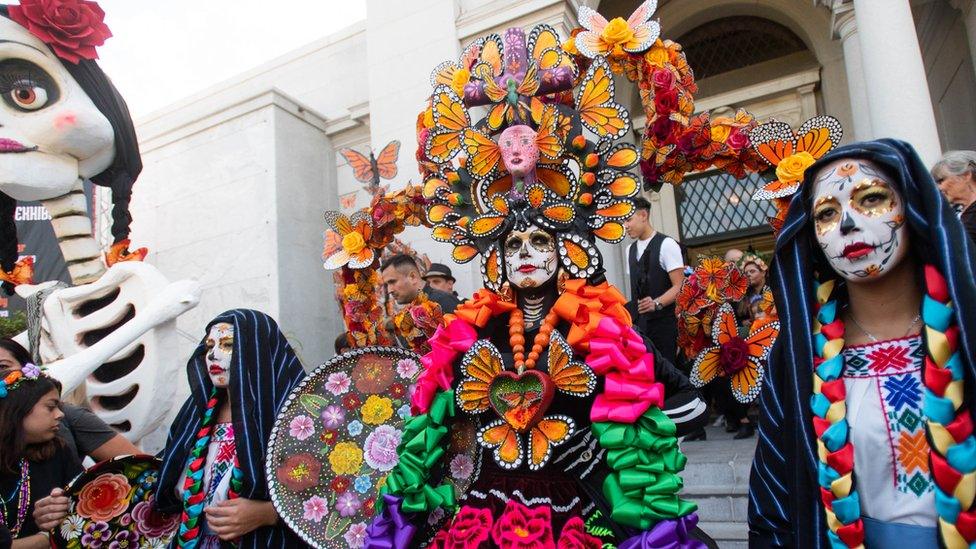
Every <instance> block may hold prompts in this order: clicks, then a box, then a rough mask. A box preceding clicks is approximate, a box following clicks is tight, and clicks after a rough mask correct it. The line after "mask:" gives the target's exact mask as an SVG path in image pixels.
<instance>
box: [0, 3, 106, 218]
mask: <svg viewBox="0 0 976 549" xmlns="http://www.w3.org/2000/svg"><path fill="white" fill-rule="evenodd" d="M0 93H2V97H3V100H2V101H0V190H2V191H3V192H4V193H6V194H7V195H9V196H11V197H13V198H14V199H16V200H25V201H26V200H44V199H49V198H55V197H58V196H61V195H64V194H65V193H67V192H68V191H69V190H70V189H71V188H72V186H74V185H75V183H76V182H77V181H78V178H79V177H85V178H87V177H91V176H94V175H97V174H98V173H101V172H102V171H104V170H105V169H106V168H107V167H108V166H109V165H110V164H111V163H112V159H113V158H114V157H115V134H114V132H113V130H112V126H111V124H110V123H109V121H108V119H107V118H105V116H104V115H103V114H102V113H101V112H100V111H99V110H98V108H96V107H95V104H94V103H92V101H91V99H90V98H89V97H88V96H87V95H86V94H85V92H84V91H83V90H82V89H81V86H79V85H78V82H76V81H75V79H74V78H73V77H72V76H71V75H70V74H69V73H68V71H67V70H66V69H65V68H64V66H63V65H62V64H61V61H60V60H59V59H58V58H57V56H55V55H54V53H52V52H51V50H50V49H49V48H48V47H47V46H46V45H44V43H43V42H41V41H40V40H38V39H37V38H35V37H34V36H33V35H32V34H31V33H30V32H28V31H27V29H25V28H23V27H21V26H20V25H19V24H17V23H16V22H14V21H12V20H10V19H7V18H6V17H0Z"/></svg>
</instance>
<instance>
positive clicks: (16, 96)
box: [10, 80, 47, 111]
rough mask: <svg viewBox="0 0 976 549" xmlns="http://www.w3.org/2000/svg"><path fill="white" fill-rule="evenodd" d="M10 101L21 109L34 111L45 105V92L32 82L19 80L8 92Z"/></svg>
mask: <svg viewBox="0 0 976 549" xmlns="http://www.w3.org/2000/svg"><path fill="white" fill-rule="evenodd" d="M10 99H11V100H12V101H13V102H14V104H15V105H17V106H18V107H20V108H22V109H26V110H29V111H36V110H37V109H40V108H41V107H43V106H44V105H47V90H45V89H44V88H42V87H40V86H37V85H35V84H34V83H33V82H30V81H27V80H21V81H20V82H16V83H15V84H14V85H13V87H12V89H11V90H10Z"/></svg>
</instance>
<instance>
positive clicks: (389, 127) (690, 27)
mask: <svg viewBox="0 0 976 549" xmlns="http://www.w3.org/2000/svg"><path fill="white" fill-rule="evenodd" d="M583 2H584V3H585V4H586V5H588V6H590V7H593V8H595V9H597V10H599V11H600V12H601V13H602V14H604V15H605V16H607V17H608V18H610V17H615V16H622V17H627V16H628V15H629V14H630V12H631V11H632V10H633V9H634V8H635V7H636V6H637V4H638V2H637V0H603V1H602V2H601V1H599V0H583ZM579 5H580V0H490V1H486V0H417V1H411V2H392V1H389V0H367V19H366V20H365V21H362V22H358V23H355V24H353V25H351V26H350V27H348V28H347V29H345V30H343V31H341V32H339V33H337V34H334V35H331V36H327V37H324V38H322V39H321V40H319V41H317V42H314V43H312V44H309V45H307V46H305V47H303V48H300V49H298V50H296V51H293V52H291V53H289V54H287V55H285V56H282V57H280V58H278V59H275V60H273V61H271V62H269V63H266V64H264V65H261V66H259V67H256V68H254V69H253V70H251V71H248V72H247V73H244V74H241V75H239V76H238V77H236V78H233V79H231V80H229V81H226V82H224V83H221V84H219V85H217V86H214V87H212V88H210V89H208V90H205V91H203V92H201V93H198V94H195V95H194V96H192V97H189V98H186V99H182V100H180V101H178V102H176V103H174V104H172V105H171V106H169V107H167V108H165V109H163V110H161V111H158V112H156V113H153V114H152V115H150V116H147V117H144V118H143V119H141V120H138V121H137V130H138V133H139V136H140V142H141V145H142V153H143V160H144V163H145V169H144V171H143V174H142V176H141V178H140V179H139V182H138V184H137V186H136V188H135V193H134V197H133V200H132V214H133V216H134V218H135V221H134V223H133V225H132V239H133V242H134V243H135V244H137V245H139V246H149V247H150V249H151V252H152V253H151V256H150V258H149V261H151V262H152V263H154V264H155V265H156V266H158V267H159V268H160V269H161V270H162V271H163V272H164V273H166V275H167V276H169V277H170V278H172V279H177V278H184V277H194V278H197V279H200V280H201V281H202V282H203V285H204V296H203V300H202V302H201V304H200V306H199V307H197V308H196V309H195V310H193V311H191V312H190V313H187V314H185V315H184V316H183V317H181V318H180V320H179V323H180V324H179V325H180V328H181V329H182V330H183V331H184V332H186V333H187V334H188V341H187V349H184V350H185V351H187V352H188V349H189V347H190V346H192V343H191V342H190V341H189V339H190V335H192V337H193V338H194V339H196V338H197V336H199V335H200V334H201V332H202V327H203V325H204V324H205V323H206V321H207V320H209V319H210V318H212V317H213V316H215V315H216V314H218V313H220V312H221V311H223V310H225V309H228V308H233V307H251V308H256V309H260V310H263V311H266V312H268V313H270V314H271V315H272V316H274V317H276V318H278V320H279V322H280V324H281V325H282V328H283V330H284V332H285V333H286V335H288V336H289V339H290V340H291V341H292V342H293V343H294V344H295V347H296V349H297V350H298V352H299V354H300V355H301V357H302V358H303V360H304V361H305V363H306V365H308V366H312V365H315V364H318V363H320V362H322V361H324V360H326V359H327V358H329V357H330V356H331V342H332V340H333V338H334V336H335V335H337V334H338V333H339V332H340V331H341V330H342V320H341V318H340V316H339V310H338V307H337V306H336V303H335V300H334V298H333V293H334V288H333V287H332V282H331V280H332V279H331V276H330V275H329V273H326V272H325V271H324V270H323V269H322V266H321V248H322V233H323V230H324V226H325V225H324V220H323V217H322V213H323V212H324V211H325V210H328V209H345V210H349V211H351V210H353V209H356V208H359V207H363V206H365V205H366V204H367V203H368V201H369V194H368V193H367V192H366V191H365V190H363V189H362V187H361V185H360V183H358V182H357V181H356V180H355V179H354V178H353V176H352V171H351V169H350V168H349V166H348V165H346V162H345V160H344V159H343V158H342V156H341V155H339V153H338V151H339V150H340V149H342V148H345V147H352V148H354V149H356V150H359V151H361V152H364V153H365V152H366V151H367V149H368V148H369V147H372V148H373V150H375V151H378V150H379V149H380V148H382V147H383V146H384V145H385V144H386V143H388V142H389V141H390V140H393V139H398V140H399V141H400V142H401V143H402V148H401V152H400V158H399V161H398V167H399V173H398V176H397V177H396V179H395V180H394V181H393V182H392V185H391V186H392V187H393V188H398V187H402V186H404V185H406V184H407V183H408V182H412V183H415V184H416V183H420V181H419V175H418V172H417V167H416V164H415V161H414V150H415V147H416V141H415V137H414V135H415V123H416V116H417V113H418V112H419V111H420V110H421V108H422V107H423V105H424V101H425V99H426V98H427V96H428V95H429V93H430V84H429V80H428V75H429V74H430V71H431V69H433V67H434V66H436V65H437V64H438V63H440V62H441V61H444V60H447V59H452V58H455V57H456V56H457V55H458V53H459V52H460V51H461V49H462V47H463V46H464V45H466V44H467V43H469V42H470V41H472V40H474V39H476V38H478V37H480V36H483V35H486V34H489V33H491V32H496V31H502V30H504V29H505V28H507V27H510V26H522V27H526V28H528V27H531V26H532V25H535V24H537V23H547V24H550V25H552V26H553V27H555V28H556V29H557V30H558V31H559V32H560V33H563V34H564V35H565V34H568V31H569V30H571V29H572V28H574V27H576V26H577V22H576V13H577V10H578V7H579ZM974 6H976V0H921V1H915V0H912V1H910V0H853V1H851V0H817V1H814V0H749V1H745V0H708V1H707V2H702V1H698V0H661V1H660V6H659V7H658V9H657V13H656V15H655V17H657V18H658V19H659V20H660V22H661V25H662V33H661V35H662V38H669V39H672V40H676V41H678V42H679V43H681V44H682V45H683V46H684V49H685V51H686V53H687V56H688V60H689V62H690V63H691V66H692V67H693V68H694V69H695V71H696V75H697V77H698V83H699V87H700V91H699V93H698V95H697V98H696V109H697V110H699V111H709V112H713V113H725V112H731V111H733V110H734V109H737V108H745V109H747V110H749V111H750V112H752V113H754V114H755V115H756V116H757V117H758V118H760V120H765V119H768V118H770V117H775V118H777V119H779V120H782V121H786V122H789V123H790V124H791V125H794V126H796V125H798V124H799V123H801V122H802V121H804V120H806V119H807V118H809V117H811V116H814V115H816V114H820V113H829V114H832V115H834V116H836V117H837V118H839V119H840V120H841V122H842V123H843V125H844V128H845V138H844V141H845V142H847V141H852V140H855V139H858V140H860V139H870V138H875V137H888V136H892V137H900V138H903V139H906V140H908V141H910V142H912V143H913V144H914V145H915V146H916V147H917V148H918V149H919V151H920V154H921V155H922V157H923V159H924V160H925V161H926V162H928V163H932V162H934V161H935V160H936V159H937V158H938V156H939V154H940V153H941V151H943V150H946V149H953V148H968V149H972V148H976V109H974V108H973V107H974V105H976V72H974V68H973V58H974V55H976V7H974ZM618 100H619V101H621V102H622V103H625V104H628V102H629V106H630V110H631V112H633V113H640V112H641V109H640V107H639V99H638V96H637V93H636V90H634V89H633V88H632V86H631V85H630V84H629V83H627V82H620V83H619V85H618ZM642 125H643V121H642V120H641V119H640V118H638V119H636V120H635V124H634V126H635V134H634V136H633V137H634V139H635V141H636V140H637V137H638V135H639V134H638V133H637V132H639V131H640V129H641V126H642ZM757 181H758V180H757V179H755V178H753V179H751V180H747V181H735V180H732V179H730V178H728V177H726V176H724V175H720V174H717V173H714V172H704V173H699V174H693V175H690V176H689V177H688V178H687V180H686V182H685V183H684V184H682V185H681V186H680V187H678V188H676V189H675V188H671V187H668V186H665V188H664V189H662V191H661V192H660V193H653V194H652V195H650V196H649V198H650V199H651V202H652V205H653V211H652V220H653V223H654V225H655V227H656V228H657V229H658V230H661V231H662V232H665V233H667V234H669V235H672V236H674V237H676V238H678V239H679V240H680V241H682V242H683V243H684V244H685V245H686V246H688V248H689V249H690V250H691V251H692V252H693V253H695V252H719V253H721V252H723V251H724V250H725V249H727V248H728V247H733V246H734V247H740V248H747V247H750V246H751V247H753V248H755V249H757V250H759V251H768V250H770V249H771V247H772V237H771V235H770V234H769V230H768V228H767V226H766V222H765V221H766V216H767V215H769V213H770V210H771V209H770V207H769V205H768V204H762V203H753V202H752V201H751V200H750V199H749V196H750V195H751V193H752V190H753V189H754V188H755V185H756V184H757ZM404 240H405V241H406V242H409V243H412V244H413V245H414V246H415V247H416V248H418V249H419V250H421V251H422V252H424V253H426V254H427V255H428V256H429V257H430V258H431V259H432V260H433V261H439V262H444V263H448V262H449V257H450V247H449V246H448V245H444V244H439V243H436V242H434V241H432V240H431V239H430V238H429V237H428V236H427V231H426V230H423V229H408V231H407V233H405V235H404ZM624 247H625V244H619V245H617V246H612V247H609V246H603V251H604V256H605V257H606V258H607V263H608V278H610V280H611V281H612V282H614V283H616V284H618V285H619V286H621V287H623V286H624V277H623V275H622V273H623V261H624V254H623V250H624ZM476 263H477V262H472V263H471V264H468V265H458V266H454V270H455V276H456V277H457V278H458V284H457V288H456V289H457V290H458V291H459V292H460V293H461V294H462V295H470V294H471V292H472V291H473V290H474V289H476V288H478V287H479V286H480V280H479V279H480V275H479V273H478V267H477V265H476Z"/></svg>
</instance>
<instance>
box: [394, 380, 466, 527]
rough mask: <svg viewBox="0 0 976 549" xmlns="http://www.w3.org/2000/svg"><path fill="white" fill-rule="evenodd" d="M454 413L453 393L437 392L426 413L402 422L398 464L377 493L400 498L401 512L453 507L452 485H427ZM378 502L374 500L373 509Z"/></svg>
mask: <svg viewBox="0 0 976 549" xmlns="http://www.w3.org/2000/svg"><path fill="white" fill-rule="evenodd" d="M454 414H455V409H454V392H453V391H441V392H439V393H437V395H436V396H435V397H434V400H433V402H432V403H431V405H430V411H428V412H427V413H426V414H423V415H419V416H414V417H411V418H409V419H407V421H406V422H405V423H404V428H403V438H402V439H401V441H400V446H398V447H397V453H398V454H399V456H400V462H399V463H398V464H397V466H396V467H394V468H393V470H392V471H390V474H389V476H387V477H386V484H385V485H384V486H383V488H382V489H381V490H380V493H381V494H390V495H395V496H399V497H401V498H403V504H402V505H401V509H402V511H403V512H405V513H429V512H431V511H433V510H434V509H436V508H438V507H443V508H444V509H445V510H446V511H453V510H454V509H455V508H456V507H457V498H456V497H455V494H454V486H453V485H451V484H450V483H446V482H445V483H443V484H441V485H440V486H431V485H430V484H428V481H429V480H430V474H431V470H432V469H433V468H434V467H435V466H436V465H437V463H438V462H439V461H440V459H441V458H442V457H443V456H444V448H445V446H446V443H444V442H446V441H445V440H444V439H445V437H447V435H448V428H447V423H448V422H449V421H450V419H451V418H452V417H454ZM382 500H383V498H382V497H380V498H377V501H376V502H377V506H379V504H380V502H381V501H382Z"/></svg>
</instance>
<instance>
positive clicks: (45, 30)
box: [7, 0, 112, 64]
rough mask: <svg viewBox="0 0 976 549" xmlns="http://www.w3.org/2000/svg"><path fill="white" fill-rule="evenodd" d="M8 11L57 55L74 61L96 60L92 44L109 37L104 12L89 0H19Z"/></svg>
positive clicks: (94, 45)
mask: <svg viewBox="0 0 976 549" xmlns="http://www.w3.org/2000/svg"><path fill="white" fill-rule="evenodd" d="M7 12H8V14H9V15H10V18H11V19H13V20H14V21H16V22H17V23H19V24H20V25H21V26H23V27H24V28H26V29H27V30H28V31H30V33H31V34H33V35H34V36H36V37H37V38H39V39H40V40H41V41H42V42H44V43H45V44H47V45H48V46H50V47H51V49H52V50H54V53H55V54H56V55H57V56H58V57H60V58H61V59H63V60H65V61H70V62H71V63H75V64H77V63H78V62H79V61H81V59H98V53H97V52H96V51H95V47H96V46H101V45H102V44H104V43H105V40H106V39H107V38H109V37H110V36H112V31H110V30H108V26H106V25H105V12H103V11H102V8H100V7H99V6H98V4H97V3H95V2H92V1H91V0H21V2H20V5H19V6H9V7H8V8H7Z"/></svg>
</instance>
